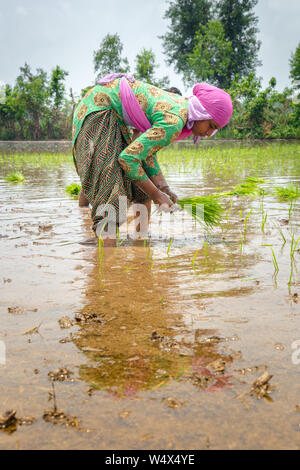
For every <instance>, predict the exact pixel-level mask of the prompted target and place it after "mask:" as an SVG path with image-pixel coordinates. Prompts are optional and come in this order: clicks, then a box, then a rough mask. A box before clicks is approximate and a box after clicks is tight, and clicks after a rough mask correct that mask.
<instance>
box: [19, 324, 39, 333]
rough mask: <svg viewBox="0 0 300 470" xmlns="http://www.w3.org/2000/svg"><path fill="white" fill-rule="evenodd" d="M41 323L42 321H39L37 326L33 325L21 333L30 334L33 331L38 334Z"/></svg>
mask: <svg viewBox="0 0 300 470" xmlns="http://www.w3.org/2000/svg"><path fill="white" fill-rule="evenodd" d="M41 325H42V323H40V324H39V326H35V327H34V328H31V329H30V330H28V331H25V333H23V335H32V334H34V333H35V334H38V333H39V329H40V327H41Z"/></svg>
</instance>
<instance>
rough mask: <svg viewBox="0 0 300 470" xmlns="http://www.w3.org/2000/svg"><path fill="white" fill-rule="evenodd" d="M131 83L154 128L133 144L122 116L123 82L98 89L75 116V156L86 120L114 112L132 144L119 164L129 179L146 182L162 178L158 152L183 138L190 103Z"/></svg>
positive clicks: (86, 96) (97, 87) (139, 83)
mask: <svg viewBox="0 0 300 470" xmlns="http://www.w3.org/2000/svg"><path fill="white" fill-rule="evenodd" d="M128 83H129V85H130V87H131V89H132V91H133V93H134V94H135V96H136V98H137V100H138V102H139V103H140V105H141V107H142V109H143V111H144V113H145V115H146V116H147V118H148V120H149V122H150V123H151V124H152V127H151V128H150V129H148V130H147V131H146V132H144V133H142V134H141V135H140V136H139V137H138V138H137V139H136V140H134V141H132V139H131V131H130V129H129V128H128V127H127V126H126V124H125V122H124V119H123V115H122V103H121V99H120V79H119V78H118V79H116V80H114V81H112V82H110V83H108V84H107V85H96V86H95V87H93V88H91V89H90V90H89V91H88V92H87V94H86V95H85V96H84V98H83V99H82V100H81V102H80V103H79V105H78V106H77V108H76V110H75V112H74V118H73V155H74V158H75V159H76V155H75V143H76V139H77V136H78V134H79V131H80V129H81V126H82V124H83V122H84V119H85V118H86V117H87V116H88V115H89V114H90V113H93V112H95V111H101V110H103V109H112V110H114V112H115V115H116V117H117V120H118V123H119V125H120V129H121V132H122V134H123V136H124V138H125V140H126V142H127V144H128V146H127V147H126V148H125V149H124V150H123V151H122V152H121V154H120V156H119V159H118V160H119V163H120V165H121V167H122V168H123V170H124V172H125V173H126V176H128V177H129V178H131V179H133V180H140V181H146V180H147V179H148V176H154V175H158V174H159V173H160V171H161V170H160V167H159V164H158V162H157V158H156V152H158V151H159V150H161V149H162V148H164V147H166V146H167V145H168V144H169V143H170V142H173V141H174V140H175V139H176V138H177V137H178V136H179V135H180V134H181V131H182V129H183V127H184V126H185V124H186V121H187V117H188V100H187V98H183V97H182V96H179V95H176V94H174V93H169V92H166V91H164V90H161V89H159V88H156V87H155V86H153V85H149V84H147V83H143V82H139V81H135V82H134V83H130V82H128Z"/></svg>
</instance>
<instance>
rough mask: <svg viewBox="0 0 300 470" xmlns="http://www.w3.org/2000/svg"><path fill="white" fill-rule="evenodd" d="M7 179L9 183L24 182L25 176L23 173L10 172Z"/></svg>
mask: <svg viewBox="0 0 300 470" xmlns="http://www.w3.org/2000/svg"><path fill="white" fill-rule="evenodd" d="M5 181H7V182H9V183H24V181H25V178H24V176H23V175H22V173H10V174H9V175H8V176H7V177H6V178H5Z"/></svg>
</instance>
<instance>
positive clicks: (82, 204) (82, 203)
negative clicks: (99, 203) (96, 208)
mask: <svg viewBox="0 0 300 470" xmlns="http://www.w3.org/2000/svg"><path fill="white" fill-rule="evenodd" d="M88 205H89V201H88V200H87V198H86V197H85V195H84V192H83V190H82V188H81V190H80V193H79V207H88Z"/></svg>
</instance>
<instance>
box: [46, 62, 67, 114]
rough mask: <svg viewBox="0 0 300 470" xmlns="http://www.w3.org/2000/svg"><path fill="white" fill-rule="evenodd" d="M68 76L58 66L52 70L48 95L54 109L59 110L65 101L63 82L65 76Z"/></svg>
mask: <svg viewBox="0 0 300 470" xmlns="http://www.w3.org/2000/svg"><path fill="white" fill-rule="evenodd" d="M67 75H69V73H68V72H66V71H65V70H63V69H61V68H60V67H59V65H57V66H56V67H55V69H54V70H52V74H51V78H50V83H49V94H50V97H51V98H52V99H53V102H54V106H55V108H57V109H59V108H60V107H61V106H62V105H63V102H64V99H65V85H64V80H65V78H66V76H67Z"/></svg>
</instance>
